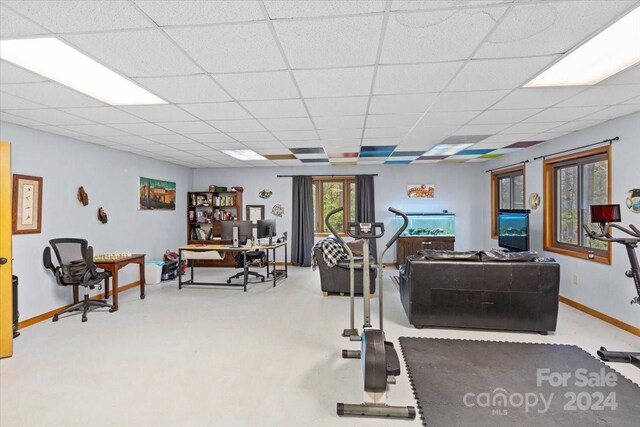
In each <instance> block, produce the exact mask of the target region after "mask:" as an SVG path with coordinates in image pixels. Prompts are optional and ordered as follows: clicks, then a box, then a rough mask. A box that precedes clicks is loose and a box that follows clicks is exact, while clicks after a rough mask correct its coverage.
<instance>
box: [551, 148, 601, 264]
mask: <svg viewBox="0 0 640 427" xmlns="http://www.w3.org/2000/svg"><path fill="white" fill-rule="evenodd" d="M598 158H600V159H599V160H606V161H607V203H611V187H612V185H611V184H612V180H611V177H612V167H611V147H610V145H607V146H604V147H598V148H593V149H590V150H585V151H580V152H577V153H573V154H568V155H565V156H561V157H554V158H551V159H545V161H544V175H543V177H544V178H543V186H544V196H543V197H544V199H543V201H544V205H543V225H542V230H543V249H544V250H545V251H549V252H555V253H559V254H562V255H567V256H571V257H575V258H582V259H588V260H593V261H596V262H599V263H602V264H609V265H610V264H611V252H612V251H611V244H610V243H609V244H607V249H606V250H603V249H590V248H588V247H586V246H582V245H573V244H570V243H565V242H558V240H557V237H558V236H557V229H558V217H557V210H558V205H557V196H558V194H557V187H558V183H557V175H556V174H557V171H558V169H559V168H562V167H566V166H570V165H577V166H578V189H577V190H576V191H577V193H578V221H579V228H578V233H579V234H580V235H581V233H582V213H581V211H582V209H581V207H582V203H583V197H584V195H583V194H582V188H583V182H582V173H583V172H582V168H583V166H584V165H585V164H588V163H593V162H594V161H598ZM590 250H591V251H593V253H594V258H589V251H590Z"/></svg>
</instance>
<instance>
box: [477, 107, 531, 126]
mask: <svg viewBox="0 0 640 427" xmlns="http://www.w3.org/2000/svg"><path fill="white" fill-rule="evenodd" d="M541 111H542V109H541V108H526V109H522V110H487V111H485V112H483V113H481V114H480V115H479V116H477V117H476V118H475V119H473V120H471V121H470V122H469V124H470V125H483V124H498V123H511V124H515V123H518V122H519V121H522V120H524V119H526V118H528V117H531V116H533V115H534V114H537V113H539V112H541Z"/></svg>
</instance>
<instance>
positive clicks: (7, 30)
mask: <svg viewBox="0 0 640 427" xmlns="http://www.w3.org/2000/svg"><path fill="white" fill-rule="evenodd" d="M48 33H49V31H47V30H46V29H44V28H42V27H41V26H40V25H38V24H36V23H34V22H33V21H30V20H28V19H26V18H24V17H22V16H20V15H18V14H17V13H15V12H13V11H12V10H9V8H7V7H4V6H2V5H0V37H2V38H9V37H20V36H31V35H37V34H48Z"/></svg>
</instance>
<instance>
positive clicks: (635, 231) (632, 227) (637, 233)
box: [629, 224, 640, 237]
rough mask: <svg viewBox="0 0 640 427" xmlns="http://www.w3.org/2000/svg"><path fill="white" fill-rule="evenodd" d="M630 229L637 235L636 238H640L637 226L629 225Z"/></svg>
mask: <svg viewBox="0 0 640 427" xmlns="http://www.w3.org/2000/svg"><path fill="white" fill-rule="evenodd" d="M629 228H631V229H632V230H633V232H634V233H635V235H636V237H640V230H638V228H637V227H636V226H635V225H633V224H629Z"/></svg>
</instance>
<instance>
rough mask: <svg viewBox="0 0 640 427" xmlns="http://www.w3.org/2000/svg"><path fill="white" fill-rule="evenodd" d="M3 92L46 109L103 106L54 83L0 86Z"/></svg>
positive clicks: (92, 99)
mask: <svg viewBox="0 0 640 427" xmlns="http://www.w3.org/2000/svg"><path fill="white" fill-rule="evenodd" d="M0 89H2V91H3V92H7V93H10V94H12V95H15V96H19V97H20V98H24V99H27V100H29V101H32V102H36V103H38V104H43V105H46V106H48V107H58V108H62V107H99V106H104V105H105V104H104V103H102V102H100V101H98V100H96V99H94V98H91V97H88V96H86V95H83V94H81V93H79V92H76V91H75V90H73V89H69V88H67V87H66V86H62V85H60V84H58V83H54V82H39V83H17V84H8V85H1V86H0Z"/></svg>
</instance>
